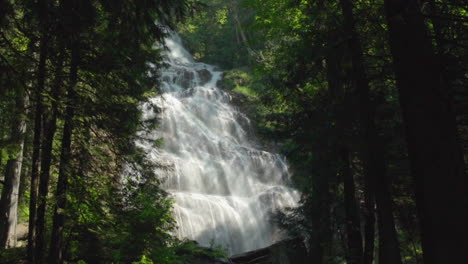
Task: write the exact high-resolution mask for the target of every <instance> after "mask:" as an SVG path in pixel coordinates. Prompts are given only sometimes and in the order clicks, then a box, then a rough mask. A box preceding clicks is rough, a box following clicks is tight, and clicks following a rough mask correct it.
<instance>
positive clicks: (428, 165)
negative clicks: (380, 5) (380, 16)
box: [385, 0, 468, 264]
mask: <svg viewBox="0 0 468 264" xmlns="http://www.w3.org/2000/svg"><path fill="white" fill-rule="evenodd" d="M385 10H386V16H387V21H388V26H389V34H390V47H391V51H392V54H393V61H394V67H395V76H396V80H397V87H398V91H399V100H400V105H401V108H402V114H403V121H404V124H405V128H406V139H407V142H408V153H409V157H410V162H411V163H410V164H411V173H412V175H413V178H414V184H415V188H416V205H417V208H418V215H419V220H420V222H421V238H422V246H423V257H424V263H426V264H442V263H464V262H466V260H467V259H468V251H467V250H466V245H468V233H467V226H466V223H467V222H468V220H467V216H466V208H468V203H467V195H466V191H467V189H466V175H465V169H464V163H463V156H462V153H461V150H460V146H459V142H458V135H457V129H456V122H455V114H454V111H453V109H452V104H451V98H450V96H449V95H448V94H447V89H446V87H445V84H444V82H443V80H442V79H443V78H442V76H441V75H442V73H441V71H440V70H439V69H440V67H439V66H440V65H438V62H437V60H436V58H435V56H434V50H433V47H432V43H431V41H430V40H429V39H428V38H427V28H426V25H425V24H424V18H423V16H422V14H421V12H420V8H419V6H418V2H417V1H415V0H385Z"/></svg>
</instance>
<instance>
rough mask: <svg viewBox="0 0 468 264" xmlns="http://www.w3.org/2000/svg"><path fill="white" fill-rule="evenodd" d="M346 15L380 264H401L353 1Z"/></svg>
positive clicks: (343, 0)
mask: <svg viewBox="0 0 468 264" xmlns="http://www.w3.org/2000/svg"><path fill="white" fill-rule="evenodd" d="M340 4H341V8H342V11H343V16H344V28H345V31H346V33H347V34H349V42H348V43H349V49H350V52H351V61H352V77H353V78H354V83H355V86H356V91H357V93H358V98H359V112H360V120H361V122H362V134H363V139H364V144H365V145H366V146H365V147H364V149H363V151H364V166H368V167H369V169H368V173H369V174H370V175H369V176H368V177H372V178H373V180H372V182H371V184H372V183H374V188H375V190H376V192H375V194H376V195H375V201H376V204H377V220H378V227H379V264H387V263H388V264H401V263H402V262H401V255H400V247H399V243H398V238H397V233H396V229H395V222H394V218H393V215H392V201H391V196H390V192H389V188H390V183H389V181H388V179H387V177H386V168H385V167H386V166H385V161H384V157H383V148H381V147H380V140H379V138H378V135H377V129H376V127H375V121H374V109H373V107H371V102H370V89H369V82H368V80H367V76H366V73H365V69H364V61H363V55H362V54H363V51H362V45H361V42H360V40H359V36H358V35H357V33H356V28H355V20H354V16H353V10H352V8H353V7H352V3H351V1H350V0H340Z"/></svg>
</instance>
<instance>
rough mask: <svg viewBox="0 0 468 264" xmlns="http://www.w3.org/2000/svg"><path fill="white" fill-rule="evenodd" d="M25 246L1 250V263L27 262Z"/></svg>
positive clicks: (19, 263) (18, 263)
mask: <svg viewBox="0 0 468 264" xmlns="http://www.w3.org/2000/svg"><path fill="white" fill-rule="evenodd" d="M25 253H26V252H25V249H24V248H7V249H1V250H0V264H21V263H26V260H25V258H24V257H25Z"/></svg>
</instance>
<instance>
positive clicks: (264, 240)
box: [140, 34, 299, 254]
mask: <svg viewBox="0 0 468 264" xmlns="http://www.w3.org/2000/svg"><path fill="white" fill-rule="evenodd" d="M171 35H172V36H171V37H170V38H167V39H166V46H167V47H168V51H167V52H166V53H167V54H166V63H167V64H168V67H167V68H165V69H164V70H163V71H162V73H161V82H162V84H161V88H162V94H161V95H160V96H157V97H154V98H152V99H151V100H150V102H149V103H147V104H146V105H144V106H143V109H144V118H146V119H150V118H155V117H156V118H158V119H159V127H158V128H157V129H156V130H154V131H152V132H151V133H150V134H149V135H146V136H147V137H149V138H151V139H152V140H157V139H160V138H161V139H163V146H162V147H161V148H153V147H152V146H151V145H150V144H146V143H142V142H140V144H142V146H143V147H144V148H145V149H146V150H147V152H148V155H149V158H150V159H152V160H154V161H156V162H157V163H159V164H161V165H164V166H162V167H164V168H165V169H161V170H160V171H158V173H159V174H160V175H163V176H164V178H165V179H166V180H165V181H164V187H165V188H166V190H168V191H169V192H170V193H171V194H172V195H173V197H174V199H175V201H176V203H175V205H174V217H175V219H176V221H177V224H178V231H177V234H178V236H179V237H181V238H188V239H193V240H196V241H198V242H199V243H200V244H201V245H205V246H210V245H213V244H214V245H221V246H222V247H223V248H225V249H227V250H228V253H229V254H237V253H241V252H245V251H248V250H254V249H258V248H261V247H265V246H269V245H271V244H272V243H274V242H275V241H277V240H278V239H280V238H281V234H280V233H279V232H278V230H277V228H276V227H275V226H274V224H273V223H272V221H271V213H272V212H274V211H275V210H281V209H282V208H285V207H293V206H296V204H297V201H298V199H299V195H298V193H297V191H295V190H293V189H291V188H289V187H286V186H285V182H286V181H287V180H288V179H289V176H290V175H289V171H288V166H287V164H286V161H285V159H284V158H283V157H281V156H280V155H278V154H275V153H270V152H267V151H264V150H261V148H260V147H259V146H258V144H257V143H256V142H255V141H254V140H252V139H251V137H249V136H248V134H249V133H248V130H249V128H250V120H249V119H248V118H247V117H246V116H245V115H243V114H242V113H240V112H239V111H238V109H236V107H234V106H232V105H231V104H230V100H231V97H230V96H229V94H228V93H226V92H224V91H222V90H221V89H219V88H218V87H217V83H218V82H219V81H220V80H221V78H222V72H220V71H219V70H218V69H216V68H215V67H214V66H211V65H207V64H204V63H198V62H195V61H194V60H193V58H192V56H191V55H190V54H189V52H187V50H186V49H185V48H184V47H183V46H182V44H181V41H180V38H179V36H178V35H176V34H171ZM151 105H156V106H157V108H158V109H161V111H154V107H151ZM168 168H169V169H168Z"/></svg>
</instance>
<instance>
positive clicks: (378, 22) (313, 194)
mask: <svg viewBox="0 0 468 264" xmlns="http://www.w3.org/2000/svg"><path fill="white" fill-rule="evenodd" d="M467 12H468V10H467V7H466V5H464V4H463V3H461V2H459V1H456V0H445V1H441V0H425V1H416V0H410V1H405V0H377V1H351V0H339V1H338V0H336V1H322V0H318V1H310V0H309V1H307V0H202V1H190V0H177V1H175V0H164V1H148V0H144V1H124V0H108V1H106V0H99V1H91V0H60V1H50V0H37V1H24V0H0V174H1V175H4V176H2V177H3V178H2V179H3V180H2V181H1V184H0V188H1V200H0V247H1V248H2V251H0V263H18V262H19V261H22V262H26V261H27V262H30V263H64V261H66V262H67V263H187V262H188V263H190V262H189V261H190V260H189V259H190V255H194V254H215V255H216V254H218V253H217V252H200V249H199V248H197V247H196V246H195V245H194V244H192V243H189V242H184V241H179V240H177V239H176V238H175V237H173V236H172V233H171V232H172V231H173V230H174V229H175V228H176V225H175V222H174V220H173V218H172V216H171V206H172V201H171V200H170V199H168V197H167V194H166V193H165V192H164V191H163V190H161V189H160V186H159V184H160V182H159V181H160V179H159V177H158V175H154V173H153V171H154V170H153V166H156V165H157V164H151V163H150V162H149V161H147V160H145V155H144V153H142V151H141V150H140V149H138V148H137V147H136V146H135V144H134V142H135V139H136V138H137V137H138V136H137V131H141V130H144V129H150V128H152V127H154V126H155V125H157V124H154V123H152V122H143V121H142V120H141V113H140V109H139V108H138V106H139V105H140V104H141V102H143V101H145V100H146V99H148V98H150V97H151V96H154V95H155V94H156V93H157V91H158V81H157V80H158V70H159V69H160V67H161V56H160V52H161V50H160V48H158V47H160V45H155V44H157V43H161V41H162V39H163V37H164V35H165V31H164V27H163V26H162V25H165V26H167V27H169V28H177V29H178V31H179V32H180V33H181V35H182V37H183V39H184V40H185V41H186V44H187V46H188V48H189V49H190V50H191V52H192V53H193V54H194V56H195V58H196V59H197V60H201V61H204V62H207V63H211V64H215V65H218V66H220V67H221V68H223V69H225V70H226V73H225V77H224V82H223V84H224V88H225V89H227V90H232V91H233V92H235V93H239V94H242V95H243V97H242V98H243V100H241V103H240V107H241V108H243V109H244V111H246V112H247V113H248V115H249V116H250V117H251V118H252V119H254V121H255V123H256V127H257V132H258V133H259V135H260V136H261V137H262V139H263V140H264V141H265V142H276V143H277V144H276V147H278V148H279V150H280V151H281V152H282V153H284V154H285V155H286V156H287V158H288V160H289V161H290V163H291V167H292V169H293V171H294V178H293V183H292V184H293V185H294V186H295V187H296V188H298V189H300V190H301V192H302V194H303V195H302V200H301V206H300V207H299V208H295V209H291V211H290V212H287V213H284V212H283V213H279V214H278V217H277V221H278V222H279V224H280V225H281V226H283V227H284V228H285V229H287V230H288V231H289V232H291V234H292V235H293V236H300V237H303V238H305V241H306V243H307V247H308V249H309V258H310V259H309V260H308V263H356V264H357V263H364V264H371V263H373V261H374V262H375V261H378V263H379V264H385V263H389V264H400V263H405V264H406V263H407V264H410V263H427V264H431V263H437V264H439V263H440V264H442V263H463V262H464V261H465V260H466V259H468V256H467V254H468V253H467V251H466V245H468V241H467V239H468V233H467V228H466V226H465V223H467V222H468V221H467V220H468V219H466V215H465V214H464V213H465V212H466V208H468V204H467V202H468V201H467V195H466V168H465V165H464V164H465V163H466V162H467V161H468V155H467V148H468V130H467V129H468V119H467V117H468V114H467V112H466V109H468V107H467V103H468V98H467V97H468V94H467V93H466V91H467V90H466V83H467V80H466V61H467V55H468V54H467V41H468V36H467V32H468V30H467V28H466V24H467V22H468V18H467ZM189 15H193V16H189ZM184 18H186V19H187V18H188V19H187V20H186V21H183V20H184ZM181 21H183V22H181ZM155 22H157V23H155ZM25 222H27V223H28V225H27V227H28V229H29V230H28V232H27V233H28V237H27V244H23V245H21V244H18V241H17V240H18V239H17V237H16V231H17V224H18V223H25ZM3 249H5V250H3Z"/></svg>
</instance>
